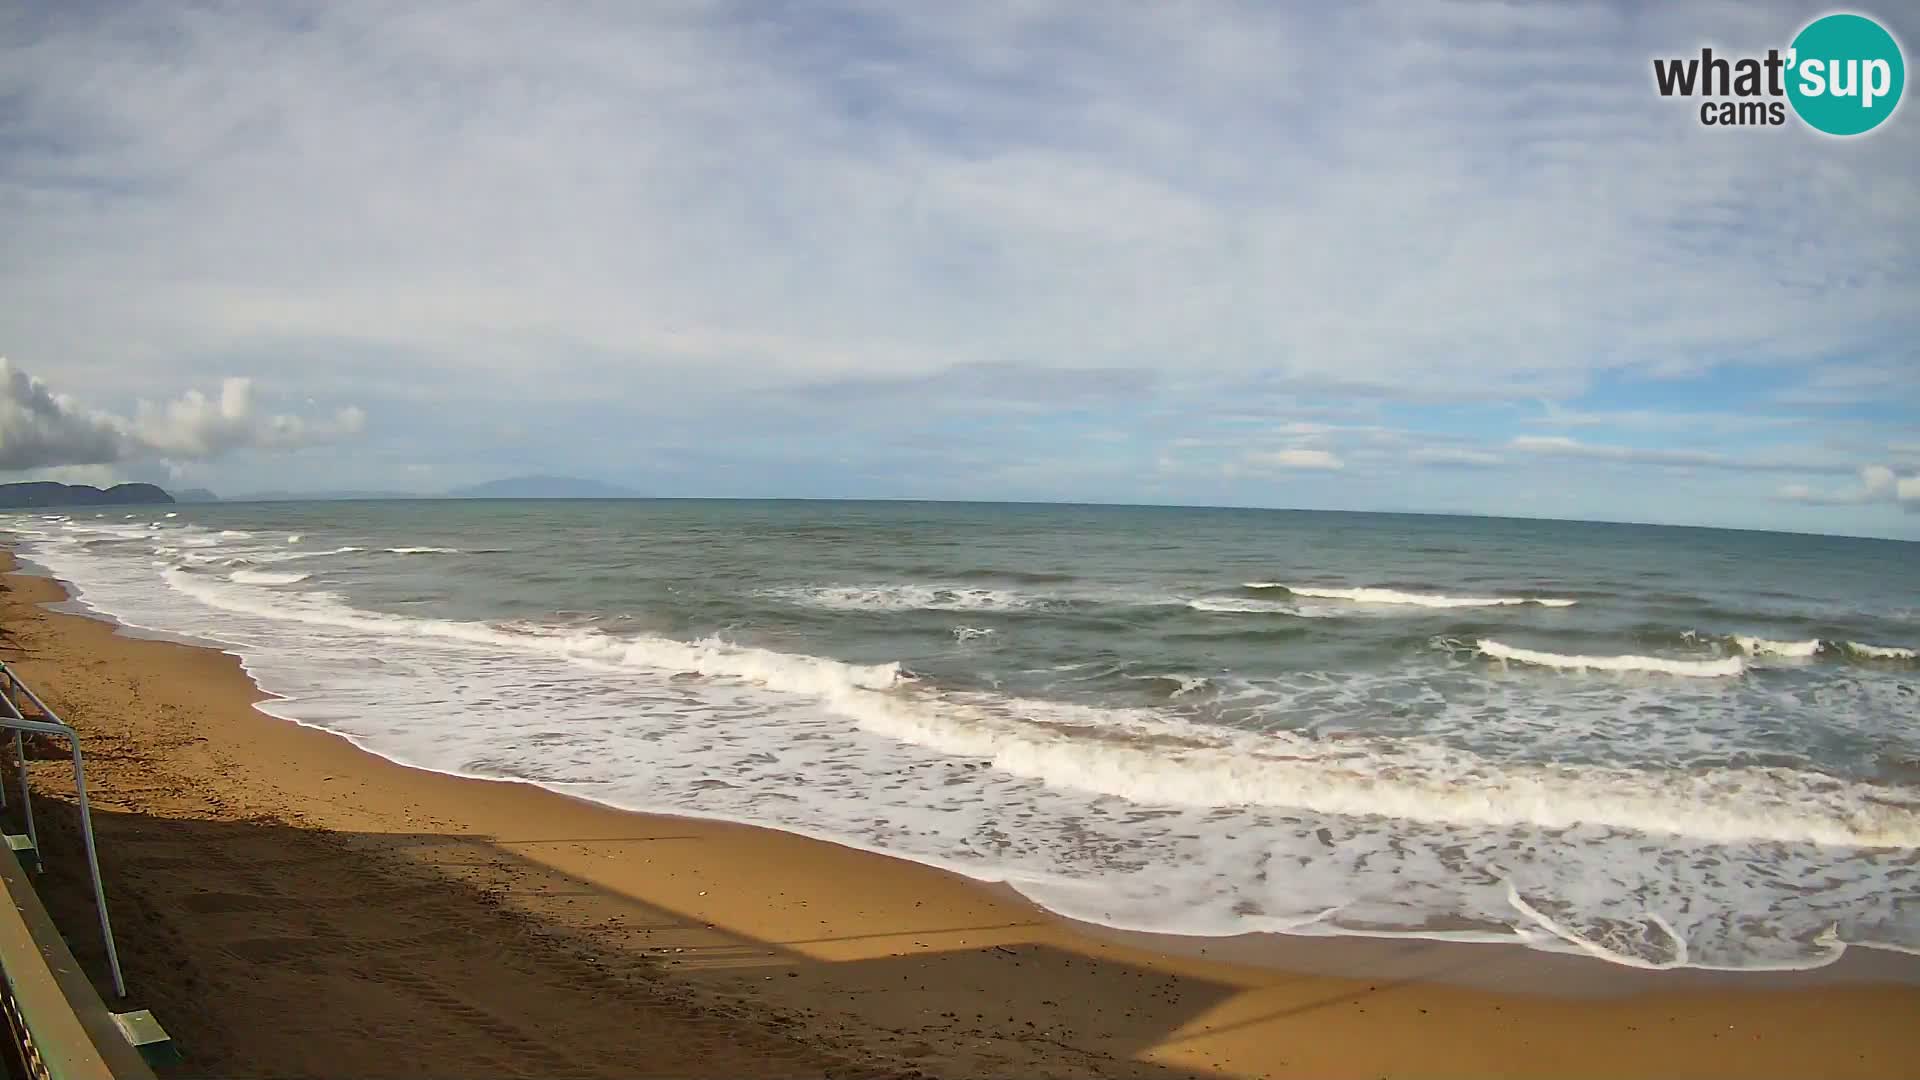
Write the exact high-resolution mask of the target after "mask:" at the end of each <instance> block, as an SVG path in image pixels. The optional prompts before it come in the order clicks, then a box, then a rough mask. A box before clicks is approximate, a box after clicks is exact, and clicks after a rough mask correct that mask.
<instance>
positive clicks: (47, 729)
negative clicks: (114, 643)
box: [0, 661, 127, 997]
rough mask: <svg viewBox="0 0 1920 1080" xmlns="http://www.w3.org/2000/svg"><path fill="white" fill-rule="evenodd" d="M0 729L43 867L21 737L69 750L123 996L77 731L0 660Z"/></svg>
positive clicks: (116, 988)
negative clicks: (47, 738)
mask: <svg viewBox="0 0 1920 1080" xmlns="http://www.w3.org/2000/svg"><path fill="white" fill-rule="evenodd" d="M0 678H3V679H4V682H3V683H0V729H5V730H11V731H12V732H13V752H14V757H15V760H16V761H17V762H18V763H19V770H20V802H21V815H22V817H23V819H24V822H25V824H26V828H27V839H28V841H29V842H30V843H32V844H33V850H34V860H35V862H37V863H38V864H39V865H40V866H42V867H44V866H45V865H46V853H45V852H43V851H41V850H40V836H39V833H38V832H37V831H36V830H35V828H34V824H33V790H32V788H31V787H30V786H29V785H28V783H27V754H26V746H25V741H24V737H25V735H28V734H33V735H51V736H53V737H55V738H63V739H65V740H67V745H68V746H70V747H72V748H73V791H74V796H75V798H76V799H77V800H78V802H79V803H80V835H81V837H82V838H83V839H84V840H85V842H86V848H87V871H88V872H89V873H90V874H92V875H93V903H94V906H95V907H96V908H98V909H99V911H100V937H101V939H102V940H103V941H104V942H105V943H106V947H107V966H108V967H109V968H111V969H112V970H113V992H114V994H115V995H116V996H119V997H126V996H127V984H126V980H125V979H124V978H123V977H122V976H121V974H120V953H119V950H117V949H115V948H114V945H113V922H112V920H110V919H109V918H108V917H107V891H106V889H105V887H104V886H102V885H101V883H100V857H99V855H98V854H97V853H96V851H95V848H94V843H93V810H92V808H91V807H89V806H88V804H87V768H86V763H85V761H84V760H83V759H82V757H81V753H80V733H79V732H77V731H75V730H73V728H71V727H69V726H67V724H66V723H65V722H64V721H62V720H61V719H60V717H59V716H58V715H57V714H55V713H54V711H53V710H52V709H50V708H48V707H47V703H46V702H44V701H41V700H40V697H39V695H37V694H35V693H34V692H33V689H32V688H31V687H29V686H28V685H27V684H26V683H24V682H22V681H20V676H18V675H16V674H14V671H13V669H12V668H11V667H8V666H7V664H6V663H5V662H4V661H0ZM21 697H24V698H26V700H27V701H29V702H31V703H32V705H33V707H34V709H35V710H36V711H37V712H38V713H39V714H40V716H42V717H43V718H44V719H40V720H29V719H27V718H26V716H25V715H24V714H23V713H22V712H21V709H20V702H19V701H18V700H17V699H18V698H21ZM5 805H6V797H5V785H4V784H0V807H3V806H5Z"/></svg>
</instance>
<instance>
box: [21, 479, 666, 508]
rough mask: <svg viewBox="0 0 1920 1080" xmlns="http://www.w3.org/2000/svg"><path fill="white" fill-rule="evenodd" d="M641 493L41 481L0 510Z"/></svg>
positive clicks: (532, 483) (538, 486)
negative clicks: (223, 488) (254, 488)
mask: <svg viewBox="0 0 1920 1080" xmlns="http://www.w3.org/2000/svg"><path fill="white" fill-rule="evenodd" d="M637 498H645V496H641V494H639V492H634V490H628V488H620V486H614V484H603V482H599V480H582V479H580V477H509V479H505V480H488V482H484V484H470V486H465V488H453V490H449V492H444V494H424V492H355V490H332V492H278V490H276V492H244V494H238V496H217V494H213V492H209V490H205V488H182V490H179V492H173V494H167V492H165V490H161V488H157V486H154V484H115V486H111V488H108V490H100V488H92V486H86V484H56V482H50V480H35V482H25V484H0V509H19V507H42V505H121V503H211V502H351V500H637Z"/></svg>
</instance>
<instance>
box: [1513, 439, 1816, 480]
mask: <svg viewBox="0 0 1920 1080" xmlns="http://www.w3.org/2000/svg"><path fill="white" fill-rule="evenodd" d="M1507 446H1508V448H1509V449H1512V450H1515V451H1518V452H1520V453H1525V454H1533V455H1537V456H1539V457H1545V458H1552V459H1558V460H1562V461H1600V462H1614V463H1618V464H1624V465H1668V466H1677V467H1682V468H1701V469H1726V470H1730V471H1733V472H1785V473H1846V472H1851V471H1853V467H1852V466H1850V465H1848V464H1846V463H1845V462H1843V461H1840V460H1837V459H1834V458H1831V457H1828V458H1824V459H1822V458H1816V457H1814V456H1812V455H1809V456H1806V457H1803V458H1798V459H1795V458H1781V457H1758V456H1741V455H1736V454H1724V453H1713V452H1709V451H1704V450H1669V449H1664V448H1659V447H1640V446H1614V445H1608V444H1599V443H1586V442H1581V441H1579V440H1578V439H1571V438H1568V437H1566V436H1564V435H1518V436H1515V437H1514V438H1513V439H1512V440H1511V441H1509V442H1508V443H1507Z"/></svg>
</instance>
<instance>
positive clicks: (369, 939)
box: [8, 770, 1234, 1080]
mask: <svg viewBox="0 0 1920 1080" xmlns="http://www.w3.org/2000/svg"><path fill="white" fill-rule="evenodd" d="M8 771H9V772H11V770H8ZM35 810H36V813H37V818H38V821H39V825H40V831H41V838H42V848H43V850H44V851H46V852H47V854H48V856H49V859H48V865H47V867H46V869H45V871H44V872H43V873H42V874H41V875H40V877H39V880H38V882H37V885H38V887H39V889H40V891H41V893H42V895H43V896H44V898H45V900H46V902H47V906H48V908H49V910H50V911H51V912H52V913H53V916H54V918H55V919H56V921H57V922H58V923H59V925H60V926H61V928H62V930H63V932H64V933H65V934H66V936H67V937H68V939H69V941H70V942H71V944H72V947H73V950H74V952H75V954H76V956H77V957H78V958H79V960H80V962H81V963H82V964H83V965H84V966H85V967H86V968H87V969H88V971H89V972H90V973H91V974H92V975H93V976H94V980H95V983H96V985H103V986H104V985H106V984H107V982H108V980H107V979H106V978H105V971H106V961H105V955H104V952H103V950H102V948H101V945H100V940H99V932H98V928H97V926H96V924H95V922H94V913H93V905H92V897H91V894H90V892H89V887H88V880H87V874H86V867H85V862H84V859H83V857H82V856H81V846H80V838H79V835H78V828H77V825H76V824H75V819H76V814H75V808H74V805H73V803H72V802H71V801H70V800H63V799H59V798H55V797H46V796H41V797H39V798H36V800H35ZM94 821H95V830H96V832H97V835H98V838H99V845H100V851H101V863H102V868H103V872H104V875H105V880H106V886H107V894H108V898H109V902H110V903H111V905H112V915H113V919H114V924H115V930H116V934H117V937H118V940H119V946H120V954H121V958H122V963H123V965H124V967H125V970H126V977H127V983H128V986H129V989H130V1001H131V1003H132V1004H133V1005H136V1006H138V1007H147V1008H152V1009H153V1010H154V1011H155V1012H156V1014H157V1015H158V1016H159V1017H160V1018H161V1020H162V1022H163V1023H164V1024H165V1025H166V1026H167V1028H168V1030H169V1031H170V1032H171V1033H172V1035H173V1036H174V1038H175V1040H176V1042H177V1043H178V1044H179V1046H180V1047H181V1049H182V1050H183V1051H184V1052H185V1054H186V1055H187V1060H186V1062H185V1063H184V1064H183V1065H182V1066H180V1067H179V1068H177V1069H175V1070H172V1073H171V1074H172V1075H178V1076H223V1077H224V1076H232V1077H240V1076H274V1077H290V1076H409V1077H418V1076H539V1077H575V1076H578V1077H595V1076H618V1077H722V1076H724V1077H736V1076H739V1077H748V1076H752V1077H786V1076H828V1077H861V1076H912V1075H920V1074H933V1075H964V1076H1001V1075H1018V1076H1127V1077H1154V1078H1166V1080H1174V1078H1179V1077H1197V1076H1199V1075H1200V1074H1195V1073H1190V1072H1183V1071H1179V1070H1174V1069H1168V1068H1165V1067H1162V1066H1159V1065H1156V1064H1152V1063H1149V1062H1145V1061H1141V1060H1137V1059H1138V1057H1139V1056H1140V1055H1141V1054H1142V1053H1143V1052H1144V1051H1146V1050H1147V1049H1148V1048H1149V1047H1152V1046H1154V1045H1157V1044H1160V1043H1162V1042H1164V1041H1165V1040H1167V1039H1168V1037H1169V1036H1170V1035H1171V1034H1172V1033H1175V1032H1178V1031H1179V1030H1181V1029H1182V1028H1183V1027H1185V1026H1186V1025H1188V1024H1189V1023H1190V1022H1191V1021H1193V1020H1194V1019H1195V1017H1197V1016H1199V1015H1200V1014H1202V1013H1204V1012H1205V1011H1207V1010H1208V1009H1210V1008H1212V1007H1214V1006H1215V1005H1217V1004H1218V1003H1219V1002H1220V1001H1222V1000H1224V999H1225V998H1227V997H1229V996H1231V995H1232V994H1233V993H1234V989H1233V988H1231V987H1228V986H1214V985H1212V984H1205V983H1197V982H1196V981H1194V980H1192V979H1187V980H1182V981H1180V982H1178V983H1177V984H1176V982H1175V981H1174V980H1172V979H1170V978H1167V977H1165V976H1163V975H1160V974H1158V973H1155V972H1151V971H1147V970H1144V969H1138V968H1134V967H1131V966H1128V965H1124V964H1118V963H1113V962H1110V961H1103V960H1099V959H1095V958H1089V957H1084V956H1079V955H1071V956H1068V955H1065V954H1060V955H1056V956H1053V957H1042V956H1041V955H1040V953H1042V952H1046V951H1055V952H1057V951H1056V950H1051V949H1048V948H1047V947H1045V946H1037V945H1031V944H1029V945H1003V946H989V947H984V948H967V949H948V950H944V951H943V950H939V949H929V950H926V951H917V952H915V953H912V954H909V955H873V956H871V957H868V958H863V959H853V960H842V961H831V962H829V961H822V960H819V959H817V958H815V957H814V956H811V955H808V954H806V953H803V952H802V951H800V950H801V948H802V947H804V946H809V945H817V944H819V943H820V940H824V939H817V940H814V941H785V942H783V941H762V940H755V939H752V938H747V937H742V936H739V935H737V934H732V933H729V932H727V931H725V930H722V929H719V928H715V927H713V926H710V925H708V924H705V923H702V922H700V921H698V920H695V919H692V918H689V917H687V916H685V915H684V914H682V913H679V912H675V911H670V910H666V909H663V908H659V907H654V906H651V905H649V904H645V903H641V902H639V901H636V900H634V899H632V898H630V897H626V896H623V895H618V894H613V893H610V892H608V891H606V890H603V889H601V888H599V887H597V886H594V885H591V884H588V883H586V882H583V881H581V880H579V879H576V878H572V877H569V876H567V875H564V874H561V873H559V872H556V871H554V870H552V869H551V868H549V867H546V866H544V865H542V864H539V863H536V862H533V861H531V860H529V859H526V858H524V857H522V856H520V855H517V854H515V853H514V850H515V849H516V848H521V847H526V846H529V845H533V844H538V843H543V842H550V843H559V842H565V839H564V838H545V837H531V836H529V837H507V838H499V839H483V838H473V837H455V836H445V835H436V834H428V833H416V834H360V833H335V832H327V831H323V830H318V829H309V828H301V827H297V826H292V825H288V824H286V823H284V822H280V821H274V820H259V821H252V822H242V823H235V822H221V821H207V820H193V819H179V818H162V817H150V816H146V815H142V814H133V813H125V812H117V811H109V810H100V809H96V810H95V813H94ZM674 839H676V838H675V837H673V836H670V835H660V836H635V837H633V838H631V842H632V843H633V844H635V845H636V846H641V845H645V844H650V843H660V842H671V841H673V840H674ZM597 842H598V843H606V841H605V840H599V841H597ZM965 929H976V928H962V927H947V926H931V925H930V926H928V927H926V928H925V930H926V933H927V934H928V935H934V936H937V935H939V934H941V933H943V932H944V933H951V932H955V931H959V930H965ZM888 936H898V935H888ZM832 940H834V941H836V942H840V941H850V940H852V939H851V938H848V939H832ZM879 951H880V950H879V948H877V947H876V949H875V952H876V953H877V952H879ZM1041 960H1045V961H1047V962H1048V964H1047V966H1048V967H1049V968H1051V969H1060V968H1065V969H1067V970H1068V971H1069V974H1068V975H1067V976H1065V978H1066V980H1067V982H1066V984H1065V986H1064V987H1063V984H1062V981H1061V978H1060V977H1054V978H1051V979H1049V980H1044V981H1042V980H1035V981H1032V982H1030V983H1029V982H1026V981H1023V980H1022V979H1021V978H1019V977H1017V976H1016V977H1013V978H1008V977H1007V975H1008V972H1007V970H1006V969H1007V966H1008V965H1014V966H1016V967H1017V966H1020V965H1028V964H1034V963H1035V962H1036V961H1041ZM986 969H992V970H990V971H989V970H986ZM1123 979H1133V980H1150V981H1152V982H1156V983H1164V984H1165V987H1164V990H1156V991H1155V992H1152V993H1150V994H1146V995H1139V997H1140V998H1141V999H1142V1000H1144V1001H1146V1002H1147V1003H1148V1004H1147V1005H1144V1006H1141V1007H1139V1008H1136V1009H1135V1010H1134V1011H1133V1012H1132V1013H1130V1014H1128V1015H1121V1016H1104V1015H1100V1013H1099V1007H1098V1006H1097V1005H1096V1004H1094V1002H1096V1001H1098V1000H1100V995H1099V994H1097V993H1096V992H1095V991H1096V990H1097V989H1098V987H1099V984H1104V983H1107V982H1109V981H1111V980H1123ZM953 985H994V986H997V987H1004V988H1005V992H1004V993H1002V994H999V995H997V996H995V997H994V999H993V1000H985V999H984V997H985V995H980V997H981V1000H974V1001H972V1002H971V1004H969V1005H968V1006H967V1007H965V1008H962V1009H958V1010H957V1011H956V1007H955V1005H954V998H953V995H951V994H950V993H945V994H943V993H941V992H940V991H941V988H942V987H950V986H953ZM1075 986H1079V987H1081V988H1082V991H1083V992H1079V993H1076V992H1075V989H1074V988H1075ZM856 997H857V998H858V999H859V1007H858V1010H857V1018H856V1014H855V1010H854V1009H852V1008H849V1007H847V1001H848V1000H849V999H851V998H856ZM942 1003H944V1004H942ZM1088 1029H1094V1030H1092V1031H1091V1032H1090V1031H1089V1030H1088ZM1089 1034H1093V1035H1094V1040H1093V1044H1094V1045H1097V1046H1098V1048H1099V1049H1098V1051H1097V1052H1096V1051H1093V1050H1087V1049H1081V1047H1085V1046H1087V1045H1089V1044H1088V1040H1087V1036H1088V1035H1089Z"/></svg>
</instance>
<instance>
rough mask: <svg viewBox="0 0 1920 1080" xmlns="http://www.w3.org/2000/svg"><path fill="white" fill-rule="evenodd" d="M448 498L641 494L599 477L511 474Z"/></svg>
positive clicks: (457, 490)
mask: <svg viewBox="0 0 1920 1080" xmlns="http://www.w3.org/2000/svg"><path fill="white" fill-rule="evenodd" d="M447 497H448V498H450V499H637V498H640V497H641V496H640V494H639V493H638V492H635V491H629V490H628V489H626V488H623V487H615V486H613V485H612V484H603V483H601V482H600V481H598V480H582V479H579V478H578V477H573V476H514V477H509V478H508V479H505V480H489V481H488V482H486V483H484V484H474V485H472V486H470V487H460V488H454V489H453V490H452V491H449V492H447Z"/></svg>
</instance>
